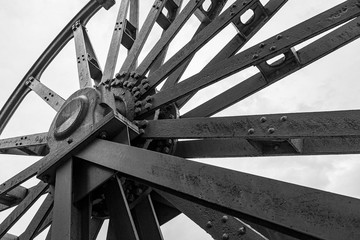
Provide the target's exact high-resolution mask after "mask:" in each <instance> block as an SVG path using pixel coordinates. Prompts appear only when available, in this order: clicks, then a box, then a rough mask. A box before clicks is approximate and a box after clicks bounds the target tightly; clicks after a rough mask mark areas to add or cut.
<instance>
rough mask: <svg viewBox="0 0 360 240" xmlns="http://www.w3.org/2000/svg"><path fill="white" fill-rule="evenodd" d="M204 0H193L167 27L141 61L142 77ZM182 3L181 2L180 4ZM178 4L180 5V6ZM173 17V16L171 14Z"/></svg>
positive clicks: (139, 68)
mask: <svg viewBox="0 0 360 240" xmlns="http://www.w3.org/2000/svg"><path fill="white" fill-rule="evenodd" d="M202 2H203V1H196V0H191V1H190V2H189V3H188V4H187V5H186V6H185V7H184V9H183V10H182V11H181V12H180V14H179V15H178V16H177V17H176V21H175V22H174V23H173V24H171V25H170V26H169V28H167V29H166V31H165V32H164V33H163V35H162V36H161V38H160V40H159V41H158V42H157V43H156V45H155V46H154V47H153V48H152V49H151V51H150V53H149V54H148V55H147V56H146V57H145V59H144V60H143V61H142V62H141V64H140V65H139V67H138V68H136V73H137V74H138V75H140V76H141V77H143V76H145V74H146V73H147V71H148V70H149V69H150V67H151V66H152V64H153V63H154V61H155V60H156V58H157V57H158V56H159V54H160V52H161V51H162V50H163V49H164V48H166V47H167V46H168V45H169V43H170V42H171V40H172V39H173V38H174V37H175V36H176V34H177V33H178V32H179V31H180V29H181V28H182V27H183V26H184V24H185V23H186V21H187V20H188V19H189V18H190V17H191V15H192V14H193V13H194V12H195V10H196V9H197V8H198V7H199V6H200V5H201V4H202ZM179 5H180V4H179ZM179 5H178V6H179ZM179 8H180V7H177V8H175V9H174V10H175V12H174V10H173V12H174V13H173V15H175V14H176V12H177V10H178V9H179ZM169 17H172V16H169ZM172 20H173V19H172Z"/></svg>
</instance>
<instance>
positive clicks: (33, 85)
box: [27, 77, 65, 112]
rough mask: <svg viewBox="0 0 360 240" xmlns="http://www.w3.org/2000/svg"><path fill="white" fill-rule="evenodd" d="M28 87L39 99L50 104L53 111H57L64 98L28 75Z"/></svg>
mask: <svg viewBox="0 0 360 240" xmlns="http://www.w3.org/2000/svg"><path fill="white" fill-rule="evenodd" d="M27 84H28V87H29V88H30V89H31V90H33V91H34V92H35V93H36V94H37V95H39V97H41V99H43V100H44V101H45V102H46V103H47V104H49V105H50V107H52V108H53V109H54V110H55V111H57V112H58V111H59V110H60V108H61V106H62V105H63V104H64V102H65V100H64V99H63V98H62V97H61V96H59V95H58V94H57V93H56V92H54V91H52V90H51V89H50V88H48V87H47V86H45V85H44V84H43V83H41V82H40V81H39V80H37V79H35V78H33V77H30V79H29V81H28V82H27Z"/></svg>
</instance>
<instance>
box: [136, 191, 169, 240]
mask: <svg viewBox="0 0 360 240" xmlns="http://www.w3.org/2000/svg"><path fill="white" fill-rule="evenodd" d="M131 212H132V214H133V216H134V221H135V225H136V227H137V229H138V234H139V238H140V239H148V238H149V236H151V239H153V240H163V236H162V233H161V230H160V226H159V222H158V219H157V217H156V213H155V209H154V206H153V203H152V200H151V197H150V195H147V196H146V197H145V198H144V199H142V201H141V202H140V203H138V204H137V205H136V206H135V207H134V208H133V209H132V211H131Z"/></svg>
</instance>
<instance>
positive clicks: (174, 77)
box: [161, 0, 227, 90]
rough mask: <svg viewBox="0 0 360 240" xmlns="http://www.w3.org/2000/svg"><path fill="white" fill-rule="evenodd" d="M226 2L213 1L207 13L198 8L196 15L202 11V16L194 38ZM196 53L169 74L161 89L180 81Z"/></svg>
mask: <svg viewBox="0 0 360 240" xmlns="http://www.w3.org/2000/svg"><path fill="white" fill-rule="evenodd" d="M226 2H227V0H226V1H217V2H216V3H212V6H211V9H210V11H209V12H208V13H206V12H205V11H204V9H203V8H202V7H201V8H199V9H197V11H196V12H195V15H198V14H197V13H200V15H201V16H199V17H198V18H199V20H200V21H201V24H200V26H199V27H198V29H197V30H196V32H195V34H194V36H193V39H194V38H195V36H196V35H197V34H198V33H200V32H201V31H202V30H203V29H204V28H205V27H206V26H207V25H209V24H210V23H211V22H212V21H213V20H214V19H215V18H216V17H217V16H218V15H219V14H220V12H221V10H222V9H223V8H224V5H225V3H226ZM194 55H195V53H193V54H191V56H189V58H188V59H187V60H186V61H185V62H184V63H183V64H181V66H179V67H178V68H177V69H176V70H175V71H174V72H173V73H172V74H170V75H169V77H168V78H167V79H166V81H165V83H164V85H163V86H162V88H161V90H163V89H166V88H168V87H170V86H173V85H174V84H175V83H177V82H178V81H179V79H180V78H181V76H182V74H183V73H184V72H185V70H186V68H187V67H188V65H189V64H190V62H191V60H192V58H193V56H194Z"/></svg>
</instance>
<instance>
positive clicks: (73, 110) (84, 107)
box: [54, 95, 89, 140]
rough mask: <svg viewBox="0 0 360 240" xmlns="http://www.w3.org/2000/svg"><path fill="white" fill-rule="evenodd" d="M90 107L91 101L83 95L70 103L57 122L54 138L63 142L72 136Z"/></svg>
mask: <svg viewBox="0 0 360 240" xmlns="http://www.w3.org/2000/svg"><path fill="white" fill-rule="evenodd" d="M88 107H89V100H88V98H87V97H86V96H84V95H81V96H79V97H76V98H74V99H72V100H71V101H69V102H68V103H67V104H66V105H65V106H64V108H63V109H62V110H61V112H60V113H59V115H58V117H57V119H56V121H55V131H54V137H55V138H56V139H57V140H61V139H64V138H67V137H68V136H70V135H71V134H72V133H73V132H74V131H75V130H76V129H77V128H78V127H79V126H80V124H81V123H82V121H83V120H84V118H85V116H86V113H87V111H88Z"/></svg>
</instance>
